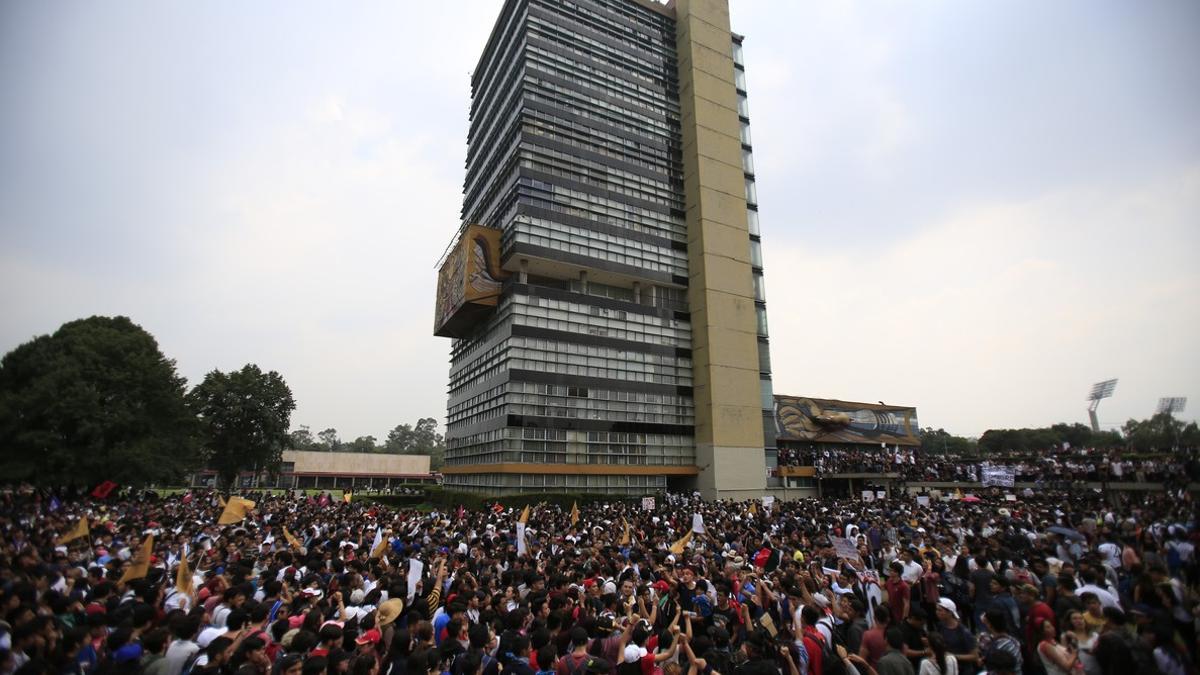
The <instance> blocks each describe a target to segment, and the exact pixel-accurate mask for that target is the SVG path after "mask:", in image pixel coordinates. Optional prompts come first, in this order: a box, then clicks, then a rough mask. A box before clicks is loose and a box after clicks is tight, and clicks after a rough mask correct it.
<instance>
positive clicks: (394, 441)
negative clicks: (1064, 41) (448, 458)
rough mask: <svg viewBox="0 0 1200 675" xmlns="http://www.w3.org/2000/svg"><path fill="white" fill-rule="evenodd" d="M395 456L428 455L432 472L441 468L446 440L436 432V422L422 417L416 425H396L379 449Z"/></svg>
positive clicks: (430, 418)
mask: <svg viewBox="0 0 1200 675" xmlns="http://www.w3.org/2000/svg"><path fill="white" fill-rule="evenodd" d="M381 451H382V452H388V453H392V454H395V455H429V465H430V468H432V469H433V470H435V471H436V470H437V469H439V468H441V466H442V463H443V460H444V458H445V455H446V439H445V438H444V437H443V436H442V435H441V434H439V433H438V432H437V420H436V419H434V418H432V417H422V418H421V419H419V420H417V423H416V425H415V426H414V425H408V424H398V425H396V427H395V428H394V429H392V430H391V431H389V432H388V436H387V440H386V441H385V442H384V444H383V447H382V449H381Z"/></svg>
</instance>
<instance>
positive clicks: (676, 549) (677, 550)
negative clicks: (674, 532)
mask: <svg viewBox="0 0 1200 675" xmlns="http://www.w3.org/2000/svg"><path fill="white" fill-rule="evenodd" d="M691 540H692V531H691V530H688V533H687V534H685V535H683V537H682V538H680V540H679V541H677V542H675V543H674V544H671V553H674V554H675V555H681V554H682V553H683V550H684V549H685V548H687V545H688V542H690V541H691Z"/></svg>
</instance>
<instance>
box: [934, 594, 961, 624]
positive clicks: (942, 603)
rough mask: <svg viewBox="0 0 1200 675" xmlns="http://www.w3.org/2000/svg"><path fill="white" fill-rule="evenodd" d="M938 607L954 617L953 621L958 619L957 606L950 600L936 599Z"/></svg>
mask: <svg viewBox="0 0 1200 675" xmlns="http://www.w3.org/2000/svg"><path fill="white" fill-rule="evenodd" d="M938 607H941V608H942V609H944V610H946V611H947V612H950V613H951V614H953V615H954V618H955V620H957V619H958V605H956V604H954V601H953V600H951V599H950V598H938Z"/></svg>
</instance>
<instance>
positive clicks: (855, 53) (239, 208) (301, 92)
mask: <svg viewBox="0 0 1200 675" xmlns="http://www.w3.org/2000/svg"><path fill="white" fill-rule="evenodd" d="M732 4H733V7H732V16H733V28H734V30H736V31H738V32H741V33H744V34H745V35H746V36H747V39H746V45H745V59H746V64H747V81H748V86H749V90H750V92H749V101H750V114H751V129H752V134H753V140H754V148H755V162H756V170H757V175H758V198H759V201H760V204H761V214H762V230H763V242H764V251H765V255H764V257H765V260H766V282H767V300H768V312H769V317H770V328H771V338H772V359H773V364H774V370H775V391H776V393H786V394H795V395H807V396H819V397H828V398H843V399H849V400H862V401H878V400H883V401H886V402H888V403H898V404H908V405H915V406H917V407H918V413H919V416H920V420H921V423H922V424H923V425H926V426H928V425H933V426H937V427H945V428H946V429H947V430H950V431H952V432H955V433H960V434H968V435H977V434H979V433H981V432H983V431H984V430H985V429H988V428H992V427H1014V426H1041V425H1046V424H1050V423H1054V422H1058V421H1080V422H1086V420H1087V414H1086V403H1085V401H1084V398H1085V396H1086V394H1087V392H1088V389H1089V387H1090V385H1091V384H1092V383H1093V382H1096V381H1098V380H1102V379H1106V378H1110V377H1119V378H1121V382H1120V384H1119V385H1118V387H1117V390H1116V395H1115V396H1114V397H1113V399H1111V400H1109V401H1105V402H1104V404H1103V405H1101V408H1100V419H1101V421H1102V423H1104V424H1105V425H1119V424H1120V423H1122V422H1124V421H1125V420H1126V419H1128V418H1130V417H1138V418H1141V417H1145V416H1147V415H1149V414H1150V413H1152V412H1153V410H1154V407H1155V405H1156V403H1157V401H1158V398H1159V397H1161V396H1190V397H1191V400H1192V409H1190V410H1189V411H1188V412H1187V413H1185V415H1184V417H1186V418H1188V419H1193V418H1195V414H1194V412H1195V409H1196V407H1197V406H1200V352H1198V346H1200V301H1198V298H1200V264H1198V257H1200V3H1197V2H1194V1H1193V0H1170V1H1169V0H1150V1H1148V2H1136V3H1131V2H1124V1H1092V0H1077V1H1070V0H1063V1H1059V2H1045V1H1044V0H1027V1H1022V0H1006V1H1003V2H1001V1H995V2H990V3H989V2H955V1H949V0H943V1H936V2H919V1H918V2H909V1H905V2H878V3H876V2H872V3H849V2H836V3H835V2H817V1H807V2H775V1H771V2H768V1H766V0H733V3H732ZM499 6H500V3H499V2H498V1H497V0H486V1H485V0H462V1H459V2H381V3H361V2H345V3H343V2H338V3H331V2H294V1H288V2H265V1H264V2H253V3H246V2H232V1H224V2H157V1H155V2H151V1H147V2H128V1H124V0H116V1H113V2H104V3H96V2H82V1H69V0H66V1H62V2H36V1H34V0H27V1H25V2H5V3H2V4H0V84H2V85H3V92H4V93H3V98H2V99H0V311H2V312H3V320H2V321H0V351H8V350H10V349H12V348H13V347H15V346H16V345H18V344H20V343H21V342H24V341H26V340H28V339H30V338H32V337H33V336H35V335H38V334H44V333H49V332H52V331H53V330H55V329H56V328H57V327H58V326H59V325H60V324H62V323H63V322H65V321H69V320H72V319H76V318H80V317H85V316H90V315H93V314H106V315H113V314H124V315H128V316H130V317H132V318H133V319H134V320H135V321H136V322H137V323H139V324H141V325H142V326H143V327H145V328H146V329H147V330H149V331H150V332H151V333H153V334H154V335H155V336H156V337H157V338H158V341H159V343H160V345H161V347H162V349H163V351H164V352H165V353H166V354H167V355H168V356H170V357H172V358H174V359H176V360H177V361H178V366H179V369H180V372H181V373H182V374H183V375H184V376H186V377H187V378H188V380H189V382H190V383H191V384H195V383H198V382H199V381H200V380H201V379H202V378H203V376H204V374H205V373H206V372H208V371H210V370H212V369H214V368H217V369H221V370H229V369H236V368H239V367H241V366H242V365H244V364H246V363H248V362H253V363H257V364H258V365H259V366H261V367H263V368H264V369H274V370H278V371H279V372H281V373H282V374H283V376H284V377H285V379H286V380H287V381H288V383H289V384H290V385H291V387H292V391H293V392H294V394H295V396H296V399H297V401H298V408H297V410H296V413H295V415H294V418H293V422H294V424H296V425H299V424H306V425H309V426H311V427H312V428H313V429H314V431H316V430H320V429H324V428H326V427H331V426H332V427H336V428H337V429H338V430H339V432H340V433H341V436H342V438H343V439H346V440H349V439H353V438H354V437H356V436H359V435H365V434H371V435H375V436H377V437H383V436H385V435H386V433H387V431H388V429H390V428H391V427H393V426H395V425H396V424H399V423H402V422H414V421H415V420H416V419H417V418H418V417H437V418H439V420H441V419H443V418H444V416H445V384H446V377H447V369H448V350H449V341H448V340H446V339H442V338H435V337H433V336H432V335H431V333H430V331H431V326H432V315H433V297H434V285H435V270H434V269H433V265H434V263H435V262H436V261H437V259H438V257H439V256H440V254H441V252H442V250H443V249H444V248H445V246H446V245H447V243H448V242H449V240H450V237H451V235H452V233H453V232H454V230H455V229H456V228H457V226H458V214H459V207H460V202H461V187H462V178H463V175H462V174H463V162H464V158H465V156H466V143H465V139H466V129H467V110H468V105H469V96H470V88H469V73H470V71H471V69H472V68H473V67H474V65H475V61H476V60H477V58H478V56H479V53H480V52H481V50H482V48H483V45H484V41H485V40H486V37H487V33H488V31H489V30H490V29H491V26H492V23H493V21H494V19H495V16H496V14H497V11H498V9H499Z"/></svg>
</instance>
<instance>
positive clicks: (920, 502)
mask: <svg viewBox="0 0 1200 675" xmlns="http://www.w3.org/2000/svg"><path fill="white" fill-rule="evenodd" d="M917 506H929V497H928V496H927V495H920V496H918V497H917Z"/></svg>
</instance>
